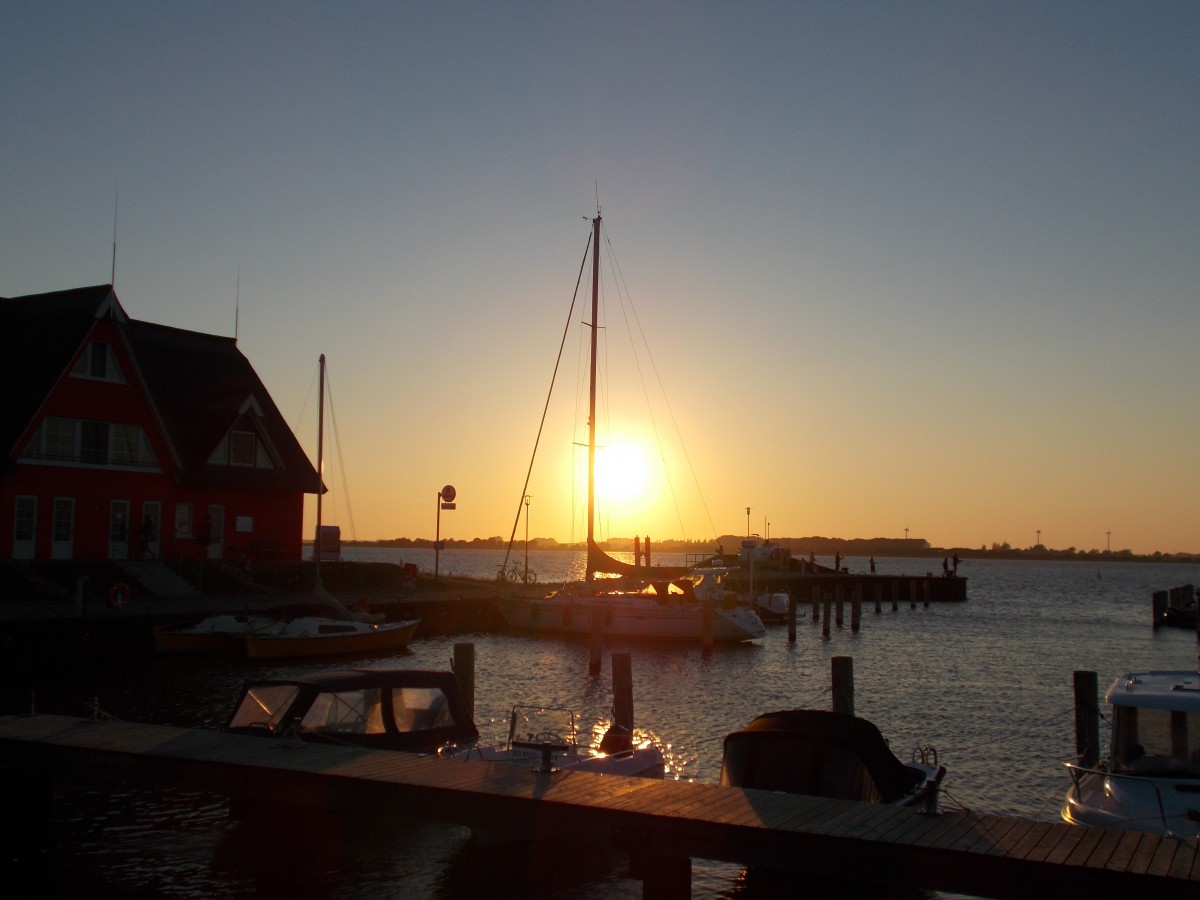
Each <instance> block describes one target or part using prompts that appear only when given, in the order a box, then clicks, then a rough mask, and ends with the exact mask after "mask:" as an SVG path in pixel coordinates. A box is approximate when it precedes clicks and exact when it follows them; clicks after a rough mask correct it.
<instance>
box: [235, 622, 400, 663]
mask: <svg viewBox="0 0 1200 900" xmlns="http://www.w3.org/2000/svg"><path fill="white" fill-rule="evenodd" d="M418 625H420V619H406V620H404V621H401V622H384V623H381V624H377V623H374V622H356V621H353V620H343V619H327V618H322V617H319V616H301V617H300V618H297V619H292V620H290V621H287V622H275V623H272V624H270V625H268V626H266V627H264V628H260V629H256V630H254V631H247V632H245V634H244V636H243V641H244V642H245V648H246V656H247V658H249V659H288V658H296V657H304V656H335V655H347V654H352V653H381V652H385V651H395V650H401V649H403V648H404V647H405V646H406V645H407V644H408V642H409V641H410V640H412V637H413V635H414V634H416V631H417V626H418Z"/></svg>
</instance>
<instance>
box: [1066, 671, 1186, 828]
mask: <svg viewBox="0 0 1200 900" xmlns="http://www.w3.org/2000/svg"><path fill="white" fill-rule="evenodd" d="M1105 701H1106V702H1107V703H1108V704H1109V705H1110V707H1111V709H1112V715H1111V717H1110V718H1111V719H1112V738H1111V741H1110V744H1109V753H1108V756H1107V757H1106V758H1104V759H1102V760H1100V761H1099V762H1098V763H1097V765H1095V766H1091V767H1089V766H1084V765H1082V764H1081V762H1080V761H1079V759H1070V760H1065V761H1064V765H1065V766H1066V767H1067V769H1068V771H1069V772H1070V773H1071V788H1070V789H1069V790H1068V792H1067V797H1066V802H1065V803H1064V805H1063V809H1062V817H1063V819H1064V821H1066V822H1069V823H1070V824H1073V825H1094V826H1101V827H1105V828H1123V829H1129V830H1135V831H1149V832H1155V833H1158V834H1169V835H1174V836H1177V837H1185V836H1186V837H1197V836H1200V675H1197V673H1196V672H1187V671H1175V672H1131V673H1128V674H1126V675H1122V676H1121V677H1120V678H1118V679H1117V680H1116V681H1114V682H1113V684H1112V687H1110V688H1109V689H1108V693H1107V694H1106V695H1105Z"/></svg>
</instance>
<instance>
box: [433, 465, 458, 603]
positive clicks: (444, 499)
mask: <svg viewBox="0 0 1200 900" xmlns="http://www.w3.org/2000/svg"><path fill="white" fill-rule="evenodd" d="M455 496H456V491H455V490H454V485H452V484H448V485H446V486H445V487H444V488H442V489H441V490H440V491H438V496H437V499H438V502H437V528H436V530H435V531H434V537H433V580H434V581H437V580H438V564H439V562H440V556H441V553H442V510H443V509H454V508H455V503H454V498H455Z"/></svg>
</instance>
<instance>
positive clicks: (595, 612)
mask: <svg viewBox="0 0 1200 900" xmlns="http://www.w3.org/2000/svg"><path fill="white" fill-rule="evenodd" d="M603 658H604V607H603V606H601V605H600V604H598V603H596V604H593V606H592V635H591V640H590V641H588V672H590V673H591V674H593V675H595V674H597V673H598V672H599V671H600V663H601V661H602V660H603Z"/></svg>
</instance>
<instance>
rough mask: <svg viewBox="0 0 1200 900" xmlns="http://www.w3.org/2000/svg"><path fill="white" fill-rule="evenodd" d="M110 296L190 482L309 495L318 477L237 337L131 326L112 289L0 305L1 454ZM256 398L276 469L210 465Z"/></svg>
mask: <svg viewBox="0 0 1200 900" xmlns="http://www.w3.org/2000/svg"><path fill="white" fill-rule="evenodd" d="M110 298H111V300H112V304H113V308H114V313H115V314H114V316H113V321H114V324H115V327H116V328H117V330H118V331H119V332H120V333H121V334H122V335H123V336H124V338H125V341H126V349H127V350H128V352H129V353H130V355H131V356H132V358H133V362H134V365H135V367H136V368H137V373H138V375H139V376H140V379H141V381H142V384H143V385H144V386H145V389H146V392H147V397H148V399H149V401H150V403H151V404H152V406H153V407H154V409H155V412H156V413H157V415H158V416H159V420H160V422H161V424H162V427H163V429H164V436H165V437H166V439H167V441H168V442H169V444H170V445H171V448H172V451H173V452H174V453H175V454H176V459H177V463H178V466H179V469H178V473H179V479H180V481H181V483H184V484H220V485H233V486H239V487H245V488H247V489H261V490H290V491H304V492H308V493H312V492H313V491H314V490H315V489H316V487H317V484H318V481H317V473H316V470H315V469H314V468H313V466H312V463H311V462H310V461H309V459H308V456H307V455H306V454H305V453H304V450H303V449H302V448H301V446H300V444H299V443H298V442H297V440H296V437H295V435H294V434H292V431H291V429H290V428H289V427H288V425H287V423H286V422H285V420H284V418H283V416H282V415H281V414H280V412H279V409H278V408H277V407H276V406H275V403H274V401H273V400H272V399H271V395H270V394H269V393H268V392H267V389H266V388H265V387H264V386H263V383H262V381H260V380H259V377H258V374H257V373H256V372H255V371H254V368H253V367H252V366H251V365H250V362H249V360H247V359H246V357H245V356H243V355H242V352H241V351H240V350H238V347H237V342H236V341H235V340H234V339H233V338H228V337H221V336H217V335H209V334H201V333H199V332H195V331H184V330H182V329H178V328H169V327H167V326H164V325H156V324H153V323H151V322H140V321H136V320H133V319H129V318H128V317H127V315H126V314H125V311H124V310H123V309H122V308H121V307H120V303H119V301H118V300H117V299H116V296H115V294H113V291H112V287H111V286H110V285H99V286H97V287H91V288H80V289H78V290H74V291H60V292H57V293H52V294H35V295H32V296H28V297H17V298H14V299H3V300H0V326H2V327H3V334H4V335H5V336H6V337H7V338H8V340H5V339H4V338H0V341H3V343H4V344H5V345H6V346H5V352H3V353H0V375H7V376H8V377H7V378H5V379H4V381H3V383H4V384H5V385H7V386H9V387H10V388H14V389H13V390H11V391H9V392H7V394H6V395H3V394H0V396H2V397H3V398H2V399H0V447H3V450H4V452H5V453H6V454H7V453H8V452H11V449H12V447H13V444H14V443H15V441H16V440H17V438H18V437H19V436H20V433H21V431H22V430H23V429H24V428H25V426H26V425H28V423H29V422H30V420H31V419H32V418H33V417H34V415H35V414H36V412H37V409H38V407H39V405H40V404H41V403H42V401H43V400H44V399H45V397H46V395H47V394H48V393H49V391H50V390H51V389H52V388H53V386H54V383H55V381H56V380H57V379H58V378H59V377H60V376H61V374H62V373H63V372H64V371H65V369H66V367H67V365H68V364H69V362H70V360H71V357H72V356H73V355H74V354H75V353H76V351H77V350H78V349H79V347H80V345H81V344H82V343H83V341H84V340H85V339H86V337H87V335H88V332H89V331H90V329H91V328H92V326H93V325H94V323H95V319H96V315H97V312H99V311H100V309H101V307H102V306H103V304H104V302H105V301H106V300H109V299H110ZM251 397H253V398H254V400H255V401H256V402H257V404H258V407H259V409H261V411H262V417H261V418H260V419H257V420H256V421H258V422H259V423H260V425H261V426H262V431H263V436H264V437H265V438H266V439H267V443H268V444H269V445H270V447H271V448H272V449H273V451H274V452H275V454H276V456H277V463H278V466H277V468H274V469H257V468H238V467H231V466H209V465H208V463H207V460H208V456H209V454H211V453H212V451H213V450H214V449H215V448H216V446H217V444H218V443H219V442H220V441H221V439H222V437H224V435H225V434H226V432H228V431H229V429H230V427H231V426H232V425H233V424H234V423H235V422H236V421H237V420H238V415H239V411H240V410H241V409H242V408H243V406H244V405H245V403H246V401H247V400H249V399H250V398H251Z"/></svg>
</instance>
